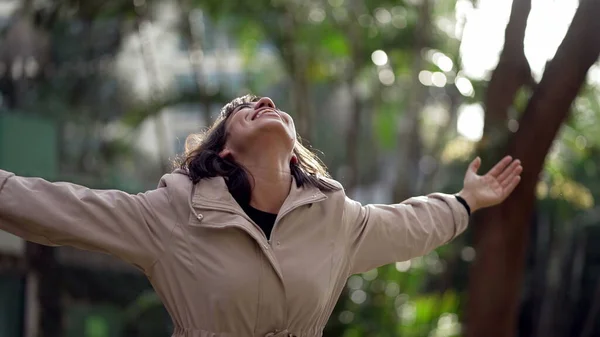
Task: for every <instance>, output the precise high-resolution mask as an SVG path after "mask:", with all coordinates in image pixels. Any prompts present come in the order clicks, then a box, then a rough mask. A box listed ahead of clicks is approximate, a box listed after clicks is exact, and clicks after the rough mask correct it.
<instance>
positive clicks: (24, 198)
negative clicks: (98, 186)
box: [0, 170, 176, 274]
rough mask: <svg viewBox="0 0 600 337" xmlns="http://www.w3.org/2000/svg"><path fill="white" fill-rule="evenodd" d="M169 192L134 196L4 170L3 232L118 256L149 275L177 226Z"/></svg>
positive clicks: (0, 181) (0, 192)
mask: <svg viewBox="0 0 600 337" xmlns="http://www.w3.org/2000/svg"><path fill="white" fill-rule="evenodd" d="M173 214H174V211H173V209H172V207H171V206H170V202H169V195H168V191H167V188H158V189H156V190H152V191H149V192H146V193H140V194H138V195H131V194H128V193H125V192H122V191H118V190H93V189H89V188H86V187H83V186H79V185H76V184H71V183H51V182H48V181H46V180H43V179H40V178H25V177H18V176H15V175H14V174H12V173H10V172H6V171H2V170H0V230H4V231H7V232H9V233H12V234H14V235H16V236H19V237H21V238H23V239H25V240H27V241H32V242H35V243H39V244H42V245H47V246H63V245H64V246H73V247H76V248H79V249H85V250H90V251H96V252H101V253H106V254H111V255H114V256H116V257H118V258H120V259H122V260H124V261H126V262H128V263H130V264H132V265H134V266H136V267H138V268H140V269H142V270H143V271H144V272H145V273H146V274H148V273H149V270H150V269H151V267H152V266H153V264H154V262H156V260H157V259H158V257H159V256H160V254H161V252H162V251H163V249H164V247H163V242H164V238H165V237H167V236H169V233H170V231H171V230H172V229H173V228H174V227H175V224H176V220H175V218H174V215H173Z"/></svg>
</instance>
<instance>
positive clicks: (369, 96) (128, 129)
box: [0, 0, 600, 337]
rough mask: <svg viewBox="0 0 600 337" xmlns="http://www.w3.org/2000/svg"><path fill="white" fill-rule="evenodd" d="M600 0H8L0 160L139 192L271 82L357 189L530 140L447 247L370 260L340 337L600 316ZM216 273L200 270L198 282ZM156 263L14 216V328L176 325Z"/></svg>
mask: <svg viewBox="0 0 600 337" xmlns="http://www.w3.org/2000/svg"><path fill="white" fill-rule="evenodd" d="M599 15H600V1H598V0H580V1H577V0H553V1H550V0H546V1H542V0H513V1H510V0H369V1H367V0H304V1H301V0H253V1H243V0H203V1H200V0H86V1H84V0H39V1H37V0H0V167H1V168H2V169H5V170H10V171H13V172H15V173H17V174H19V175H23V176H40V177H43V178H46V179H49V180H52V181H58V180H61V181H70V182H75V183H79V184H83V185H86V186H89V187H92V188H115V189H121V190H125V191H128V192H130V193H137V192H140V191H144V190H147V189H152V188H154V187H155V186H156V183H157V181H158V179H159V178H160V176H161V175H162V174H163V173H166V172H169V171H170V170H171V169H172V166H171V164H170V163H171V161H172V159H174V158H175V156H176V155H177V154H180V153H181V152H182V151H183V144H184V140H185V137H186V136H187V135H188V134H190V133H194V132H199V131H201V130H202V129H203V128H205V127H206V126H208V125H210V123H211V122H212V121H213V120H214V119H215V117H216V116H217V114H218V111H219V109H220V108H221V107H222V106H223V104H224V103H226V102H228V101H229V100H231V99H232V98H234V97H236V96H238V95H241V94H246V93H249V92H252V93H255V94H258V95H262V96H270V97H271V98H273V99H274V101H275V102H276V104H277V105H278V106H279V107H280V108H282V109H283V110H285V111H287V112H289V113H290V114H291V115H292V116H293V117H294V118H295V120H296V125H297V129H298V131H299V133H300V134H301V135H302V136H303V138H304V139H305V140H306V141H307V142H308V143H309V144H310V145H312V146H313V148H314V149H318V150H320V151H322V155H321V158H322V159H323V161H324V162H325V163H326V164H327V166H328V167H329V169H330V172H331V174H332V176H333V177H334V178H336V179H337V180H339V181H341V182H342V183H343V184H344V186H345V187H346V189H347V193H348V194H349V195H350V196H351V197H353V198H354V199H357V200H359V201H361V202H363V203H392V202H398V201H401V200H403V199H406V198H407V197H410V196H414V195H421V194H427V193H430V192H434V191H441V192H448V193H454V192H457V191H458V190H459V189H460V188H461V186H462V178H463V176H464V172H465V169H466V166H467V164H468V162H469V161H470V160H472V159H473V158H474V157H475V156H477V155H480V156H481V157H482V158H483V162H484V165H483V167H482V171H483V172H484V171H487V169H489V167H490V165H491V164H493V163H495V161H496V160H498V159H499V158H500V157H501V156H503V155H505V154H511V155H514V156H517V157H518V158H520V159H521V160H522V161H523V164H524V167H525V171H524V173H523V180H522V183H521V184H520V186H519V187H518V189H517V190H516V191H515V193H514V194H513V195H512V196H511V198H510V199H509V200H507V202H505V203H504V204H503V205H502V206H500V207H496V208H492V209H488V210H485V211H482V212H479V213H478V214H477V215H476V216H474V217H473V218H472V224H471V226H470V228H469V229H468V230H467V232H466V233H465V234H464V235H462V236H460V237H459V238H457V239H456V240H454V241H453V242H452V243H450V244H448V245H446V246H443V247H441V248H439V249H437V250H436V251H434V252H432V253H430V254H428V255H427V256H424V257H422V258H416V259H413V260H410V261H404V262H399V263H396V264H394V265H390V266H385V267H382V268H379V269H376V270H372V271H370V272H368V273H365V274H362V275H354V276H352V277H351V278H350V279H349V281H348V283H347V287H346V289H345V291H344V293H343V295H342V298H341V299H340V301H339V303H338V305H337V307H336V308H335V311H334V313H333V315H332V316H331V319H330V321H329V323H328V325H327V327H326V329H325V332H324V335H325V336H343V337H360V336H382V337H385V336H402V337H420V336H424V337H425V336H426V337H442V336H445V337H450V336H469V337H475V336H476V337H481V336H491V337H495V336H497V337H509V336H536V337H537V336H540V337H541V336H543V337H559V336H560V337H563V336H564V337H591V336H600V282H599V280H600V279H599V276H600V246H596V245H595V244H593V242H597V243H598V242H600V206H599V205H596V200H598V199H599V197H600V195H599V194H600V181H599V179H598V178H599V176H600V172H598V169H599V166H598V165H599V164H600V156H599V155H598V154H599V153H600V123H598V122H599V121H600V99H599V91H600V67H599V66H598V63H597V61H598V55H599V53H600V20H598V17H599ZM199 286H201V285H199ZM170 324H171V323H170V319H169V317H168V315H167V313H166V312H165V310H164V308H163V306H162V304H161V303H160V301H159V300H158V299H157V297H156V296H155V294H154V292H153V291H152V289H151V288H150V286H149V283H148V282H147V281H146V280H145V278H144V276H143V275H142V274H140V273H139V272H137V270H134V269H133V268H132V267H129V266H127V265H125V264H124V263H121V262H119V261H117V260H115V259H113V258H111V257H108V256H104V255H99V254H92V253H88V252H83V251H79V250H75V249H71V248H68V247H61V248H48V247H42V246H38V245H34V244H29V243H25V242H23V241H22V240H20V239H18V238H16V237H14V236H11V235H9V234H7V233H4V232H0V337H20V336H23V337H35V336H43V337H59V336H60V337H62V336H64V337H125V336H139V337H154V336H156V337H159V336H160V337H164V336H169V335H170V333H171V325H170Z"/></svg>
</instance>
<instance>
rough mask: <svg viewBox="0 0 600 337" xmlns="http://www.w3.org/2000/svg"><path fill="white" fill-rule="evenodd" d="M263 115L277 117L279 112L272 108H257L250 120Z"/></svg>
mask: <svg viewBox="0 0 600 337" xmlns="http://www.w3.org/2000/svg"><path fill="white" fill-rule="evenodd" d="M264 115H270V116H277V117H279V113H278V112H277V111H275V110H273V109H268V108H267V109H260V110H257V111H256V112H255V113H254V115H253V116H252V120H255V119H258V118H260V117H262V116H264Z"/></svg>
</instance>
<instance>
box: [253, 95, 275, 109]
mask: <svg viewBox="0 0 600 337" xmlns="http://www.w3.org/2000/svg"><path fill="white" fill-rule="evenodd" d="M260 108H271V109H275V103H273V100H272V99H270V98H269V97H262V98H261V99H259V100H258V102H256V105H255V106H254V109H256V110H258V109H260Z"/></svg>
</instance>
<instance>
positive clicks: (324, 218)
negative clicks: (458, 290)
mask: <svg viewBox="0 0 600 337" xmlns="http://www.w3.org/2000/svg"><path fill="white" fill-rule="evenodd" d="M192 140H193V138H192ZM187 145H189V146H190V147H188V148H187V149H186V156H185V158H183V161H182V162H181V164H180V168H179V169H177V170H176V171H174V172H173V173H171V174H167V175H165V176H163V177H162V179H161V181H160V184H159V187H158V188H157V189H156V190H152V191H149V192H146V193H144V194H138V195H129V194H126V193H124V192H121V191H113V190H110V191H100V190H91V189H88V188H85V187H82V186H77V185H74V184H68V183H50V182H47V181H45V180H42V179H37V178H23V177H17V176H15V175H13V174H11V173H9V172H5V171H0V229H3V230H5V231H8V232H11V233H13V234H15V235H18V236H20V237H22V238H24V239H26V240H29V241H33V242H37V243H40V244H44V245H55V246H58V245H70V246H74V247H77V248H81V249H86V250H92V251H97V252H104V253H108V254H112V255H114V256H117V257H119V258H121V259H123V260H125V261H127V262H129V263H131V264H132V265H135V266H137V267H138V268H139V269H140V270H142V271H143V272H144V273H145V275H146V276H147V277H148V278H149V280H150V281H151V283H152V285H153V287H154V289H155V290H156V292H157V293H158V295H159V296H160V298H161V299H162V301H163V303H164V304H165V306H166V308H167V310H168V311H169V313H170V315H171V317H172V318H173V321H174V325H175V331H174V334H173V336H177V337H183V336H186V337H209V336H211V337H225V336H227V337H230V336H244V337H247V336H280V337H283V336H301V337H315V336H321V335H322V331H323V327H324V326H325V324H326V323H327V320H328V318H329V316H330V314H331V312H332V310H333V307H334V305H335V303H336V301H337V299H338V297H339V295H340V293H341V291H342V289H343V287H344V285H345V282H346V280H347V278H348V277H349V276H350V275H352V274H355V273H360V272H365V271H368V270H370V269H372V268H375V267H378V266H381V265H384V264H388V263H392V262H396V261H405V260H408V259H410V258H413V257H417V256H420V255H424V254H426V253H428V252H429V251H431V250H433V249H434V248H436V247H438V246H440V245H442V244H445V243H447V242H448V241H450V240H452V239H453V238H454V237H456V236H457V235H458V234H460V233H461V232H462V231H464V230H465V228H466V227H467V222H468V218H469V214H470V212H473V211H476V210H477V209H480V208H482V207H487V206H492V205H495V204H498V203H500V202H502V201H503V200H504V199H505V198H506V197H507V196H508V195H509V194H510V192H511V191H512V190H513V189H514V188H515V186H516V185H517V183H518V182H519V175H520V173H521V170H522V167H521V166H520V164H519V161H513V160H512V159H511V158H509V157H507V158H505V159H503V160H502V161H500V162H499V163H498V164H497V165H496V166H495V167H494V168H493V169H492V170H491V171H490V172H489V173H488V174H486V175H484V176H478V175H477V174H476V171H477V168H478V167H479V165H480V160H479V159H476V160H475V161H474V162H473V163H472V164H471V165H470V166H469V169H468V170H467V173H466V176H465V180H464V188H463V189H462V190H461V191H460V192H459V193H458V194H457V195H456V196H454V195H446V194H441V193H436V194H431V195H429V196H427V197H419V198H412V199H409V200H407V201H405V202H403V203H401V204H395V205H366V206H363V205H361V204H359V203H358V202H356V201H353V200H351V199H349V198H347V197H346V196H345V194H344V191H343V189H342V187H341V186H340V184H338V183H337V182H335V181H333V180H331V179H329V178H327V177H326V176H327V172H326V171H325V169H324V168H323V167H322V166H321V164H320V162H319V161H318V159H317V157H316V156H315V155H313V154H312V153H311V152H310V151H308V150H307V149H306V148H304V147H303V146H302V145H301V144H300V142H299V141H298V140H297V139H296V131H295V128H294V122H293V120H292V118H291V117H290V116H289V115H288V114H286V113H284V112H282V111H280V110H277V109H276V107H275V104H274V103H273V102H272V101H271V100H270V99H269V98H266V97H263V98H257V97H254V96H244V97H241V98H237V99H235V100H233V101H232V102H231V103H229V104H227V105H226V106H225V107H224V108H223V110H222V115H221V117H220V118H219V119H218V120H217V121H216V122H215V124H214V126H213V127H212V128H211V129H210V130H209V131H208V132H207V133H206V135H205V137H203V138H199V139H197V142H195V143H193V144H192V143H188V144H187Z"/></svg>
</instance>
